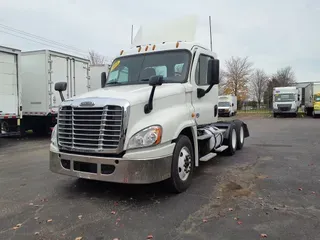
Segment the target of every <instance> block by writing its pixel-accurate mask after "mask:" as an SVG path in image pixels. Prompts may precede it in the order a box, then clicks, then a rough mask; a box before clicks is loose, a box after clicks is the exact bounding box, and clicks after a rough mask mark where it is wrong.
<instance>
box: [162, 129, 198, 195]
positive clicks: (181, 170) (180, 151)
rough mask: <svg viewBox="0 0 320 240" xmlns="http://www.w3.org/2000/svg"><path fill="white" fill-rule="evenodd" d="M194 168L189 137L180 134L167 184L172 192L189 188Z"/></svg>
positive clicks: (179, 191)
mask: <svg viewBox="0 0 320 240" xmlns="http://www.w3.org/2000/svg"><path fill="white" fill-rule="evenodd" d="M193 169H194V153H193V147H192V143H191V141H190V139H189V138H188V137H187V136H185V135H180V136H179V137H178V139H177V142H176V146H175V148H174V151H173V156H172V163H171V178H169V179H168V180H167V184H168V186H169V188H170V190H171V191H172V192H175V193H181V192H184V191H185V190H187V189H188V188H189V186H190V185H191V182H192V175H193Z"/></svg>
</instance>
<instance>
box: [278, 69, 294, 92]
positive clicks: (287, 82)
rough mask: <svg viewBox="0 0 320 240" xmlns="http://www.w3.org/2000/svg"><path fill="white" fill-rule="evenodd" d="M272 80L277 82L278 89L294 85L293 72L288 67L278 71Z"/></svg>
mask: <svg viewBox="0 0 320 240" xmlns="http://www.w3.org/2000/svg"><path fill="white" fill-rule="evenodd" d="M273 78H274V79H275V80H276V81H277V82H278V85H279V87H287V86H291V85H293V84H295V83H296V80H295V75H294V72H293V70H292V68H291V67H290V66H288V67H285V68H281V69H279V70H278V71H277V72H276V74H274V76H273Z"/></svg>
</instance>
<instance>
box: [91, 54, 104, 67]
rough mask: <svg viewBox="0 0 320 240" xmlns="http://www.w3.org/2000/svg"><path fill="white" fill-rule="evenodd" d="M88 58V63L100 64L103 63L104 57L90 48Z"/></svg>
mask: <svg viewBox="0 0 320 240" xmlns="http://www.w3.org/2000/svg"><path fill="white" fill-rule="evenodd" d="M89 59H90V63H91V65H100V64H105V62H106V61H105V57H104V56H102V55H101V54H99V53H97V52H95V51H93V50H90V51H89Z"/></svg>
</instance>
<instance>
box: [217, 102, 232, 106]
mask: <svg viewBox="0 0 320 240" xmlns="http://www.w3.org/2000/svg"><path fill="white" fill-rule="evenodd" d="M218 106H219V107H230V103H229V102H219V103H218Z"/></svg>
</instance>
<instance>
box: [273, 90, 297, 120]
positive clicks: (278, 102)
mask: <svg viewBox="0 0 320 240" xmlns="http://www.w3.org/2000/svg"><path fill="white" fill-rule="evenodd" d="M300 98H301V88H300V87H297V86H293V87H275V88H274V89H273V116H274V117H277V116H280V115H292V116H294V117H296V116H297V114H298V110H299V108H300V105H301V99H300Z"/></svg>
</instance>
